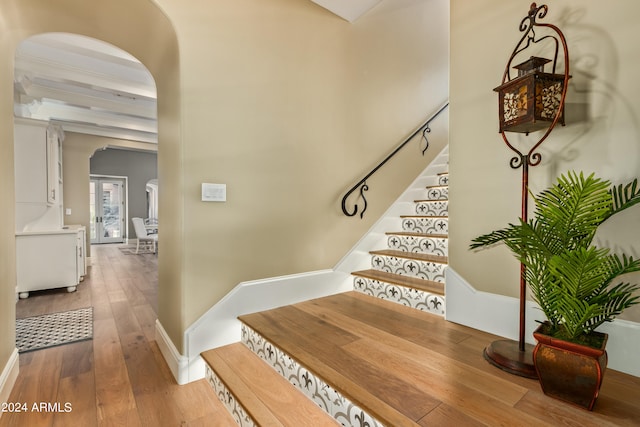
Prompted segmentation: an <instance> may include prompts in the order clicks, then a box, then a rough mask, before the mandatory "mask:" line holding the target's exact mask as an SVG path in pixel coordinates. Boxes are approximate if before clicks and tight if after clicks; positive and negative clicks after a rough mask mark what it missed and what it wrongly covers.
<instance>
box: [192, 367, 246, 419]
mask: <svg viewBox="0 0 640 427" xmlns="http://www.w3.org/2000/svg"><path fill="white" fill-rule="evenodd" d="M205 378H206V380H207V382H208V383H209V385H210V386H211V387H212V388H213V391H214V393H215V394H216V396H217V397H218V399H219V400H220V402H222V404H223V405H224V406H225V408H227V411H229V413H230V414H231V416H232V417H233V419H234V420H235V422H236V424H238V425H239V426H240V427H258V425H257V424H256V423H255V421H254V420H253V419H252V418H251V417H250V416H249V414H247V412H246V411H245V410H244V408H243V407H242V405H241V404H240V403H239V402H238V400H237V399H236V397H235V396H234V395H233V393H231V391H230V390H229V389H228V388H227V386H225V385H224V383H223V382H222V381H221V380H220V378H218V376H217V375H216V373H215V372H214V371H213V370H212V369H211V368H210V367H209V365H207V364H205Z"/></svg>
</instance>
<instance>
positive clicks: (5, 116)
mask: <svg viewBox="0 0 640 427" xmlns="http://www.w3.org/2000/svg"><path fill="white" fill-rule="evenodd" d="M0 25H2V27H3V31H2V33H3V34H2V38H0V53H1V55H0V58H1V59H0V70H1V72H0V85H1V86H2V87H3V88H5V90H3V91H1V92H0V93H2V95H0V149H2V151H3V152H4V153H13V124H12V120H13V91H12V90H11V88H12V87H13V69H14V59H13V58H14V53H15V50H16V47H17V46H18V45H19V43H20V42H21V41H22V40H24V39H25V38H28V37H29V36H31V35H34V34H39V33H46V32H66V33H73V34H80V35H84V36H87V37H92V38H95V39H98V40H103V41H105V42H108V43H110V44H112V45H114V46H117V47H119V48H121V49H122V50H124V51H127V52H129V53H131V54H132V55H133V56H135V57H136V58H138V59H139V60H140V61H141V62H142V63H143V64H144V65H145V66H146V67H147V69H148V70H149V71H150V72H151V74H152V75H153V76H154V79H155V81H156V84H157V91H158V95H159V99H161V101H160V102H159V103H158V116H159V117H160V120H159V125H158V135H159V138H158V146H159V154H158V170H159V175H160V177H159V178H160V181H162V182H169V183H170V182H176V183H177V182H179V181H180V179H179V178H180V176H181V150H180V146H181V135H180V104H179V99H180V96H179V92H180V90H179V72H178V70H179V63H178V60H179V54H178V42H177V37H176V34H175V31H174V29H173V27H172V25H171V23H170V22H169V20H168V19H167V17H166V15H165V14H164V13H163V12H162V11H161V10H160V9H159V8H158V7H157V6H156V5H155V3H153V2H151V1H148V0H113V1H110V2H108V3H104V4H101V5H98V6H96V5H95V4H93V3H89V2H84V1H81V0H69V1H65V2H50V1H45V0H3V1H2V3H1V5H0ZM13 175H14V165H13V156H11V155H5V156H0V203H2V205H3V206H12V205H13V195H14V188H13V187H14V177H13ZM162 191H163V196H162V197H161V198H160V205H159V217H160V219H161V220H162V222H163V224H166V225H165V226H164V227H163V229H164V230H170V232H166V233H165V234H164V235H161V238H162V239H163V240H164V241H165V249H164V250H163V251H162V253H161V254H160V257H161V259H160V262H159V265H160V268H159V273H158V277H159V279H158V282H159V289H158V298H159V304H158V317H159V321H160V323H161V324H162V325H163V327H164V329H165V331H166V332H167V335H168V336H169V337H170V338H171V340H172V341H173V342H174V343H175V345H176V347H177V348H181V347H182V330H181V328H182V325H181V320H180V319H181V317H182V313H181V308H180V307H181V302H180V300H181V287H182V285H181V274H180V271H181V267H182V266H181V256H180V253H179V247H178V246H179V245H177V242H179V240H180V236H181V223H182V220H181V209H180V206H181V199H182V195H181V193H180V189H179V188H178V186H176V185H163V189H162ZM163 200H165V201H168V200H171V203H168V202H166V203H163ZM14 224H15V214H14V212H13V210H12V209H2V210H0V259H1V260H2V261H0V263H1V264H2V268H0V283H2V285H0V301H1V302H0V337H2V338H0V366H5V365H10V364H11V358H12V357H14V356H12V354H13V352H14V349H15V297H14V295H15V271H16V270H15V226H14ZM161 233H162V232H161ZM163 266H167V267H166V268H165V267H163Z"/></svg>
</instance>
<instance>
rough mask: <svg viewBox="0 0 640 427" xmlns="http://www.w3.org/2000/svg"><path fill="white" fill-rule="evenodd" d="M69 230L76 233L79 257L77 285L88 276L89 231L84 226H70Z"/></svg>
mask: <svg viewBox="0 0 640 427" xmlns="http://www.w3.org/2000/svg"><path fill="white" fill-rule="evenodd" d="M67 228H68V229H69V230H75V231H76V249H77V250H76V254H77V256H78V259H77V263H76V268H77V275H76V280H77V283H80V282H81V281H82V280H84V276H86V275H87V247H86V246H87V229H86V228H85V226H83V225H69V226H67Z"/></svg>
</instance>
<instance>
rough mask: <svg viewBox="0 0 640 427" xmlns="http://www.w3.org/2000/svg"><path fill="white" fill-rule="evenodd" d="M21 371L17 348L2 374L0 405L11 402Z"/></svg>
mask: <svg viewBox="0 0 640 427" xmlns="http://www.w3.org/2000/svg"><path fill="white" fill-rule="evenodd" d="M19 371H20V363H19V358H18V349H17V348H16V349H14V350H13V353H11V356H10V357H9V360H8V361H7V364H6V365H5V367H4V369H3V370H2V373H1V374H0V403H4V402H8V401H9V395H10V394H11V390H12V389H13V385H14V384H15V383H16V379H17V378H18V372H19ZM0 417H2V411H0Z"/></svg>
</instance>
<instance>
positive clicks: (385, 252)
mask: <svg viewBox="0 0 640 427" xmlns="http://www.w3.org/2000/svg"><path fill="white" fill-rule="evenodd" d="M369 253H370V254H371V255H382V256H392V257H396V258H406V259H413V260H416V261H425V262H435V263H437V264H447V263H448V262H449V258H448V257H446V256H442V255H432V254H428V253H422V252H408V251H399V250H396V249H380V250H375V251H370V252H369Z"/></svg>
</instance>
